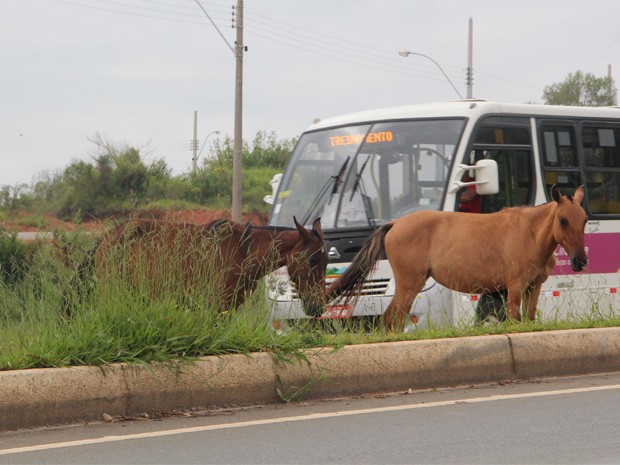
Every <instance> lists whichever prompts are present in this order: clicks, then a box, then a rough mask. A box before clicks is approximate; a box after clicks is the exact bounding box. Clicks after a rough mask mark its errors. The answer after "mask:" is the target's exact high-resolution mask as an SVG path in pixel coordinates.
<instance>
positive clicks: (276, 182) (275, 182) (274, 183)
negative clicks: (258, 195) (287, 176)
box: [263, 173, 282, 205]
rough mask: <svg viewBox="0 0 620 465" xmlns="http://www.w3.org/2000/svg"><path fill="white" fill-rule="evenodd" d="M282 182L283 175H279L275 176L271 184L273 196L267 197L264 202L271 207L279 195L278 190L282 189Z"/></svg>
mask: <svg viewBox="0 0 620 465" xmlns="http://www.w3.org/2000/svg"><path fill="white" fill-rule="evenodd" d="M281 180H282V173H277V174H274V175H273V178H271V181H269V184H270V185H271V195H266V196H265V197H263V202H265V203H268V204H269V205H273V201H274V200H275V198H276V194H277V193H278V188H279V187H280V181H281Z"/></svg>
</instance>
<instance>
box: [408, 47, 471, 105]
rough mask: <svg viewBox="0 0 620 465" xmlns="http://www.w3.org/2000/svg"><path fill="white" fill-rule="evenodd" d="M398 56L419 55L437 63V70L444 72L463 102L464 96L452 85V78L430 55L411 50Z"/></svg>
mask: <svg viewBox="0 0 620 465" xmlns="http://www.w3.org/2000/svg"><path fill="white" fill-rule="evenodd" d="M398 54H399V55H400V56H401V57H408V56H409V55H418V56H421V57H424V58H428V59H429V60H431V61H432V62H433V63H435V65H437V68H439V71H441V72H442V74H443V75H444V77H445V78H446V79H447V80H448V82H449V83H450V85H451V86H452V88H453V89H454V91H455V92H456V93H457V95H458V96H459V98H460V99H461V100H462V99H463V96H462V95H461V93H460V92H459V91H458V89H457V88H456V87H455V86H454V84H453V83H452V81H451V80H450V78H449V77H448V75H447V74H446V72H445V71H444V70H443V68H442V67H441V66H439V63H437V62H436V61H435V60H433V59H432V58H431V57H429V56H428V55H424V54H423V53H418V52H410V51H409V50H404V49H403V50H400V51H399V52H398Z"/></svg>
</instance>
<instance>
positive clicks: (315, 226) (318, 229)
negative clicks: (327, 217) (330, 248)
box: [312, 217, 323, 240]
mask: <svg viewBox="0 0 620 465" xmlns="http://www.w3.org/2000/svg"><path fill="white" fill-rule="evenodd" d="M312 230H313V231H314V232H315V233H316V235H317V236H319V239H321V240H323V228H321V217H319V218H317V219H316V220H314V223H312Z"/></svg>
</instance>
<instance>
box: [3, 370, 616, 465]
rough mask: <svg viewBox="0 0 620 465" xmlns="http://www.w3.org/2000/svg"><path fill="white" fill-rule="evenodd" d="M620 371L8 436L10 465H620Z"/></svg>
mask: <svg viewBox="0 0 620 465" xmlns="http://www.w3.org/2000/svg"><path fill="white" fill-rule="evenodd" d="M619 437H620V373H618V374H610V375H597V376H585V377H576V378H562V379H551V380H544V381H541V382H536V383H510V384H504V385H492V386H485V387H470V388H455V389H442V390H429V391H416V392H411V393H407V394H399V395H393V396H381V397H366V398H361V399H344V400H336V401H323V402H313V403H301V404H290V405H277V406H265V407H258V408H248V409H238V410H223V411H219V412H202V413H198V414H192V416H183V415H178V416H173V417H168V418H163V419H161V421H154V420H152V419H148V420H147V419H142V420H138V419H133V420H124V421H118V422H114V423H101V424H92V425H83V426H77V427H75V426H74V427H62V428H57V429H45V430H35V431H25V432H23V431H22V432H14V433H4V434H0V464H5V463H6V464H18V463H29V464H67V463H84V464H109V463H115V464H130V463H131V464H142V463H149V464H173V463H174V464H187V463H217V464H224V463H238V464H241V463H248V464H249V463H257V464H258V463H264V464H288V463H297V464H318V463H320V464H323V463H324V464H345V463H368V464H370V463H372V464H376V463H382V464H392V463H408V464H412V463H429V464H430V463H477V464H482V463H497V464H499V463H528V464H536V463H562V464H571V463H575V464H583V463H619V462H620V441H619V440H618V438H619Z"/></svg>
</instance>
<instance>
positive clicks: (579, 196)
mask: <svg viewBox="0 0 620 465" xmlns="http://www.w3.org/2000/svg"><path fill="white" fill-rule="evenodd" d="M584 193H585V189H584V188H583V186H579V187H578V188H577V189H575V194H574V195H573V200H575V202H577V203H578V204H579V205H581V201H582V200H583V195H584Z"/></svg>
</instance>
